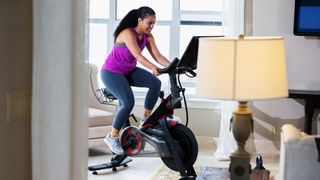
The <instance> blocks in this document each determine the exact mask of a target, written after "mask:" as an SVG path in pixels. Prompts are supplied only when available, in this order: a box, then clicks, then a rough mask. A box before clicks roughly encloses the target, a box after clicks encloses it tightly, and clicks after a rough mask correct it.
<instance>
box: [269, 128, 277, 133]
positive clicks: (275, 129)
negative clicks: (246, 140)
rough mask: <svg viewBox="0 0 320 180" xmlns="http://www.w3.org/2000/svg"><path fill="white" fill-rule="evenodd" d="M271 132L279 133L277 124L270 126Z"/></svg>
mask: <svg viewBox="0 0 320 180" xmlns="http://www.w3.org/2000/svg"><path fill="white" fill-rule="evenodd" d="M270 132H271V133H272V134H276V133H277V128H276V127H275V126H271V127H270Z"/></svg>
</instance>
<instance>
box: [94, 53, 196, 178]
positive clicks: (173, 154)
mask: <svg viewBox="0 0 320 180" xmlns="http://www.w3.org/2000/svg"><path fill="white" fill-rule="evenodd" d="M178 64H179V60H178V59H177V58H175V59H174V60H173V61H172V63H171V64H170V65H169V66H168V67H167V68H164V69H160V70H159V72H160V74H165V73H167V74H168V75H169V77H170V84H171V94H170V95H168V96H167V97H166V98H164V93H161V95H160V98H161V103H160V105H159V106H158V107H157V109H156V110H155V111H154V112H153V113H152V114H151V115H150V116H149V117H148V118H147V120H146V121H145V122H144V123H143V124H142V125H141V126H140V127H139V128H138V127H135V126H131V125H130V121H129V119H128V120H127V121H126V123H125V125H124V127H123V130H122V132H121V134H120V136H119V138H120V143H121V144H122V147H123V150H124V155H116V156H115V157H114V158H112V159H111V162H110V163H106V164H102V165H96V166H90V167H89V170H90V171H93V173H94V174H97V172H96V171H97V170H101V169H106V168H113V170H114V171H116V167H118V166H127V162H130V161H131V159H130V158H128V156H139V157H141V156H154V155H157V156H159V157H160V158H161V160H162V161H163V163H164V164H165V165H166V166H167V167H168V168H170V169H172V170H174V171H179V173H180V175H181V179H195V177H196V176H197V175H196V172H195V170H194V168H193V164H194V163H195V161H196V159H197V156H198V144H197V141H196V138H195V136H194V134H193V133H192V131H191V130H190V129H189V128H188V127H187V126H185V125H183V124H181V123H180V122H178V121H177V120H175V119H174V118H172V117H174V116H173V111H174V109H178V108H181V101H182V100H183V98H184V99H185V97H184V88H182V87H181V83H180V81H179V85H178V83H177V75H180V74H183V73H189V75H190V74H191V76H192V77H195V75H196V74H195V72H194V71H193V70H192V69H191V68H188V67H178V66H177V65H178ZM180 93H182V95H183V98H182V97H181V96H180ZM186 109H187V108H186ZM132 117H133V118H134V116H133V115H132ZM145 143H149V144H150V145H151V146H152V147H153V148H154V150H151V151H150V150H145V149H144V147H145Z"/></svg>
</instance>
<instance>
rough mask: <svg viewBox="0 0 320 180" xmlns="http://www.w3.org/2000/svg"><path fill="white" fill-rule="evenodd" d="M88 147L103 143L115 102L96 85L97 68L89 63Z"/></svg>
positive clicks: (108, 129)
mask: <svg viewBox="0 0 320 180" xmlns="http://www.w3.org/2000/svg"><path fill="white" fill-rule="evenodd" d="M89 75H90V76H89V106H88V107H89V109H88V117H89V148H90V147H95V146H101V145H104V142H103V139H104V138H105V137H106V135H107V134H108V133H109V132H110V131H111V127H112V126H111V125H112V120H113V117H114V113H115V112H116V111H117V107H118V106H117V103H116V102H113V101H110V100H108V99H107V98H105V96H104V95H103V93H102V91H101V90H100V87H99V85H98V80H97V75H98V68H97V66H96V65H94V64H91V63H89Z"/></svg>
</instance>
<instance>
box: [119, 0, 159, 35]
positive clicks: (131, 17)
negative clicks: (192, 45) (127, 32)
mask: <svg viewBox="0 0 320 180" xmlns="http://www.w3.org/2000/svg"><path fill="white" fill-rule="evenodd" d="M152 15H156V13H155V12H154V10H153V9H151V8H150V7H148V6H142V7H140V8H139V9H133V10H131V11H129V12H128V14H127V15H125V16H124V18H123V19H122V20H121V21H120V23H119V25H118V27H117V28H116V30H115V31H114V33H113V36H114V40H116V38H117V36H118V35H119V34H120V32H121V31H122V30H124V29H126V28H129V27H130V28H134V27H137V25H138V19H139V18H140V19H144V18H146V17H147V16H152Z"/></svg>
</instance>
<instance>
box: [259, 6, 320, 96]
mask: <svg viewBox="0 0 320 180" xmlns="http://www.w3.org/2000/svg"><path fill="white" fill-rule="evenodd" d="M293 17H294V0H281V1H279V0H256V1H253V34H254V35H281V36H284V38H285V44H286V53H287V72H288V85H289V89H309V90H320V75H319V70H320V37H313V38H312V37H304V36H294V35H293Z"/></svg>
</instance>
